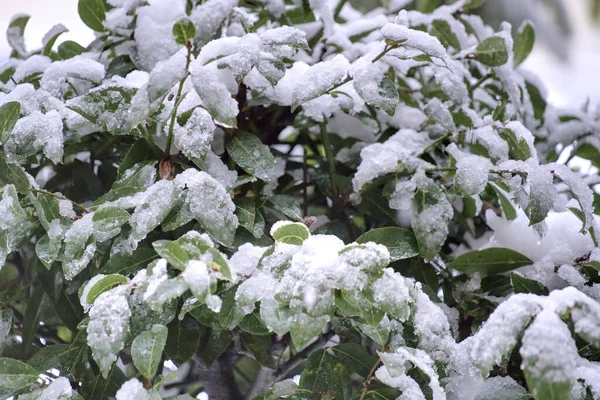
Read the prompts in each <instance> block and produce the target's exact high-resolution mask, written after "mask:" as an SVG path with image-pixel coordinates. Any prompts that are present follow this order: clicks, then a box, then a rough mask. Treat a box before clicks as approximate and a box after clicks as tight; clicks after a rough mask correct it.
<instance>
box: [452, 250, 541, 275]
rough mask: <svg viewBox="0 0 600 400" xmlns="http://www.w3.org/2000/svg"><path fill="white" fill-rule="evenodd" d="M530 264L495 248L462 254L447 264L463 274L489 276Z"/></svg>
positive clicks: (525, 259) (518, 255)
mask: <svg viewBox="0 0 600 400" xmlns="http://www.w3.org/2000/svg"><path fill="white" fill-rule="evenodd" d="M531 264H533V261H531V260H530V259H529V258H527V257H525V256H524V255H522V254H520V253H517V252H516V251H514V250H510V249H504V248H497V247H495V248H490V249H485V250H479V251H471V252H468V253H465V254H462V255H460V256H458V257H456V258H455V259H454V261H452V262H451V263H450V264H448V267H450V268H452V269H455V270H457V271H460V272H463V273H465V274H473V273H475V272H479V273H480V274H482V275H489V274H499V273H502V272H508V271H512V270H514V269H517V268H520V267H523V266H525V265H531Z"/></svg>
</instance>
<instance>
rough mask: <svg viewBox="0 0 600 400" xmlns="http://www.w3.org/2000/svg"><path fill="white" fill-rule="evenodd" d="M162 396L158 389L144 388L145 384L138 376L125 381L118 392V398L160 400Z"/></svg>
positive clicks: (121, 399)
mask: <svg viewBox="0 0 600 400" xmlns="http://www.w3.org/2000/svg"><path fill="white" fill-rule="evenodd" d="M160 398H161V397H160V395H159V394H158V392H156V390H150V391H148V390H146V389H144V385H143V384H142V382H140V381H139V380H138V379H137V378H131V379H130V380H128V381H127V382H125V383H123V385H122V386H121V388H120V389H119V390H117V394H116V400H131V399H136V400H160Z"/></svg>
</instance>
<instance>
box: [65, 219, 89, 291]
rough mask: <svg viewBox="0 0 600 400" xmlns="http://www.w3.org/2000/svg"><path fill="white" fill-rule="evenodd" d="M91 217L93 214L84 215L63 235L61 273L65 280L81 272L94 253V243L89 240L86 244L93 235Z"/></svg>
mask: <svg viewBox="0 0 600 400" xmlns="http://www.w3.org/2000/svg"><path fill="white" fill-rule="evenodd" d="M93 216H94V214H93V213H89V214H86V215H84V216H83V217H82V218H81V219H79V220H77V221H75V223H73V225H72V226H71V227H70V228H69V230H67V232H66V233H65V238H64V242H65V250H64V261H63V272H64V274H65V279H67V280H71V279H73V278H74V277H75V276H76V275H77V274H79V273H80V272H81V271H83V269H84V268H85V267H86V266H87V265H88V263H89V262H90V261H91V260H92V257H93V256H94V254H95V253H96V243H95V241H94V240H91V241H90V242H89V243H88V239H89V238H90V237H91V236H92V233H93V227H94V221H93Z"/></svg>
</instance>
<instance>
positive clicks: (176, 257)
mask: <svg viewBox="0 0 600 400" xmlns="http://www.w3.org/2000/svg"><path fill="white" fill-rule="evenodd" d="M152 247H154V250H155V251H156V252H157V253H158V255H159V256H161V257H162V258H164V259H165V260H167V262H168V263H169V264H171V266H173V267H175V268H177V269H178V270H180V271H183V270H184V269H185V267H186V266H187V263H188V261H189V260H191V259H192V257H191V256H190V254H189V253H188V252H186V251H185V250H184V249H183V247H181V246H180V245H179V244H178V243H176V242H172V241H170V240H157V241H156V242H153V243H152Z"/></svg>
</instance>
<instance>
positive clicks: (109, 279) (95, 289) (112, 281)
mask: <svg viewBox="0 0 600 400" xmlns="http://www.w3.org/2000/svg"><path fill="white" fill-rule="evenodd" d="M128 282H129V280H128V279H127V278H126V277H124V276H123V275H119V274H112V275H107V276H105V277H104V278H102V279H100V280H99V281H98V282H96V284H95V285H94V286H92V288H91V289H90V290H89V292H88V295H87V299H86V302H87V303H88V304H94V301H95V300H96V299H97V298H98V296H100V295H101V294H102V293H104V292H106V291H108V290H111V289H112V288H114V287H116V286H119V285H124V284H126V283H128Z"/></svg>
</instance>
